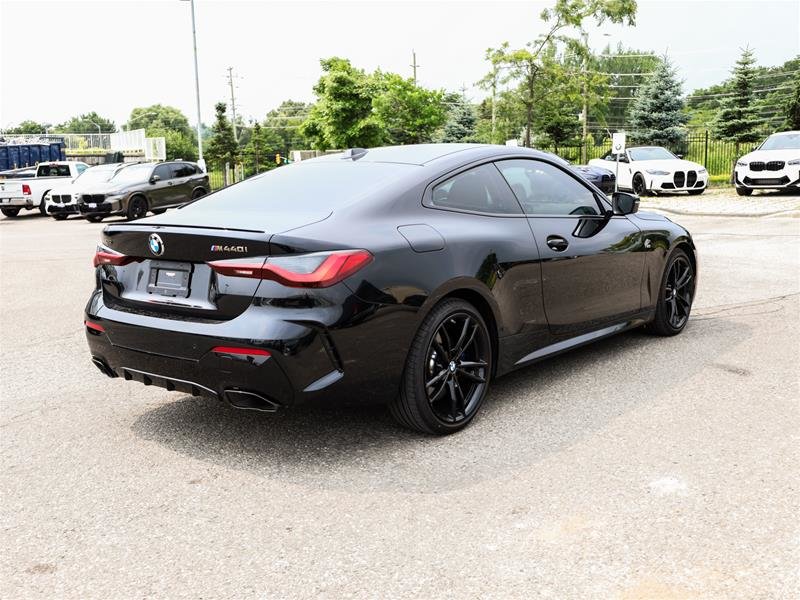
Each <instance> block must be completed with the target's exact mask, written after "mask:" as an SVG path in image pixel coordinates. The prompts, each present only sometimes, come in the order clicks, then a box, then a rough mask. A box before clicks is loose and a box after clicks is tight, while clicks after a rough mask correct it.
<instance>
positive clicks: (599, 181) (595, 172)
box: [572, 165, 617, 194]
mask: <svg viewBox="0 0 800 600" xmlns="http://www.w3.org/2000/svg"><path fill="white" fill-rule="evenodd" d="M572 168H573V169H575V170H576V171H577V172H578V173H579V174H580V175H581V176H582V177H583V178H584V179H586V181H590V182H592V183H593V184H595V185H596V186H597V187H598V188H600V191H602V192H603V193H604V194H611V193H612V192H613V191H614V184H615V183H616V179H617V178H616V176H615V175H614V172H613V171H609V170H608V169H607V168H605V167H595V166H592V165H573V167H572Z"/></svg>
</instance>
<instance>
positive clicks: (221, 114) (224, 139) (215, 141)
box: [206, 102, 239, 166]
mask: <svg viewBox="0 0 800 600" xmlns="http://www.w3.org/2000/svg"><path fill="white" fill-rule="evenodd" d="M214 110H215V111H216V120H215V121H214V125H213V126H212V127H211V139H210V140H209V141H208V145H207V147H206V155H207V156H208V160H209V161H210V162H212V163H215V164H216V165H218V166H223V165H224V164H225V163H226V162H228V163H230V164H231V166H233V164H235V163H236V153H237V150H238V149H239V148H238V144H237V143H236V139H235V138H234V137H233V127H232V126H231V122H230V121H229V120H228V117H227V115H226V114H225V113H226V111H227V106H226V105H225V103H224V102H217V104H216V105H215V106H214Z"/></svg>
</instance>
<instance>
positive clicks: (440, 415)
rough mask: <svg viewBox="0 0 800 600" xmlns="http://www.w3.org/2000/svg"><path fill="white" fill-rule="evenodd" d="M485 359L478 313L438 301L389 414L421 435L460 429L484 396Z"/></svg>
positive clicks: (488, 351) (488, 350) (485, 335)
mask: <svg viewBox="0 0 800 600" xmlns="http://www.w3.org/2000/svg"><path fill="white" fill-rule="evenodd" d="M491 361H492V346H491V341H490V338H489V332H488V330H487V328H486V323H485V322H484V320H483V318H482V317H481V315H480V313H479V312H478V311H477V310H475V308H474V307H473V306H472V305H471V304H469V303H467V302H465V301H463V300H458V299H452V300H446V301H444V302H442V303H441V304H440V305H439V306H437V307H436V308H434V309H433V310H432V311H431V313H430V314H429V315H428V316H427V317H426V319H425V321H424V322H423V324H422V326H420V329H419V331H418V332H417V337H416V338H415V340H414V344H413V345H412V348H411V351H410V352H409V356H408V360H407V363H406V371H405V374H404V377H403V383H402V389H401V392H400V394H399V395H398V397H397V398H396V400H395V401H394V402H393V403H392V405H391V409H392V414H393V415H394V416H395V418H396V419H397V420H398V421H399V422H400V423H401V424H403V425H405V426H406V427H409V428H411V429H415V430H417V431H420V432H423V433H433V434H448V433H453V432H455V431H458V430H460V429H462V428H464V427H465V426H466V425H467V424H468V423H469V422H470V421H471V420H472V419H473V418H474V417H475V415H476V414H477V412H478V410H479V409H480V407H481V405H482V404H483V400H484V398H485V397H486V392H487V390H488V388H489V380H490V378H491V365H492V363H491Z"/></svg>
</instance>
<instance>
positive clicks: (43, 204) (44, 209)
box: [39, 190, 50, 217]
mask: <svg viewBox="0 0 800 600" xmlns="http://www.w3.org/2000/svg"><path fill="white" fill-rule="evenodd" d="M48 193H50V190H47V191H46V192H45V193H44V194H42V201H41V202H39V212H40V213H41V214H42V215H44V216H45V217H46V216H47V203H46V202H45V201H44V197H45V196H47V194H48Z"/></svg>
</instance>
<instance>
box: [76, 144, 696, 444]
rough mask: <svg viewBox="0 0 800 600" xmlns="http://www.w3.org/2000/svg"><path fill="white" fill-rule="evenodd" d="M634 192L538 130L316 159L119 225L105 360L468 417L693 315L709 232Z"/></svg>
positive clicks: (106, 310)
mask: <svg viewBox="0 0 800 600" xmlns="http://www.w3.org/2000/svg"><path fill="white" fill-rule="evenodd" d="M124 172H125V171H123V173H124ZM637 208H638V198H637V197H636V196H634V195H632V194H628V193H624V192H618V193H616V194H614V196H613V198H611V199H609V198H608V197H606V196H605V195H604V194H602V193H601V192H599V191H598V190H597V189H596V188H595V187H594V186H592V185H591V184H589V183H588V182H586V181H585V180H584V179H582V178H581V177H579V176H577V175H576V174H575V173H574V172H573V171H572V170H571V169H570V168H569V166H567V165H565V164H564V163H563V161H562V160H561V159H559V158H557V157H555V156H553V155H551V154H546V153H543V152H538V151H536V150H531V149H526V148H513V147H507V146H488V145H475V144H430V145H416V146H414V145H410V146H400V147H387V148H375V149H371V150H363V149H351V150H348V151H346V152H344V153H343V154H342V153H339V154H333V155H327V156H323V157H319V158H315V159H312V160H308V161H302V162H299V163H295V164H293V165H288V166H286V167H282V168H280V169H275V170H273V171H269V172H267V173H264V174H262V175H258V176H255V177H251V178H250V179H247V180H245V181H243V182H241V183H239V184H237V185H234V186H230V187H228V188H225V189H223V190H221V191H218V192H215V193H214V194H211V195H210V196H208V197H207V198H201V199H200V200H198V201H196V202H192V203H190V204H189V205H187V206H184V207H182V208H179V209H178V210H174V211H170V212H169V213H167V214H165V215H160V216H153V217H148V218H146V219H142V220H140V221H137V222H136V223H114V224H109V225H108V226H106V228H105V229H104V230H103V233H102V241H101V244H100V245H99V246H98V247H97V252H96V254H95V259H94V264H95V267H96V271H95V275H96V287H95V289H94V291H93V292H92V293H91V295H90V297H89V301H88V303H87V305H86V309H85V315H84V319H85V328H86V337H87V340H88V344H89V349H90V351H91V356H92V361H93V362H94V364H95V365H96V366H97V367H98V368H99V369H100V370H101V371H102V372H103V373H105V374H106V375H108V376H110V377H118V376H119V377H122V378H124V379H125V380H135V381H139V382H142V383H144V384H146V385H156V386H160V387H164V388H166V389H168V390H177V391H180V392H184V393H189V394H194V395H207V396H211V397H217V398H220V399H225V400H227V401H228V402H229V403H230V404H231V405H233V406H234V407H237V408H244V409H255V410H265V411H273V410H276V409H278V408H279V407H286V406H290V405H293V404H299V403H302V402H305V401H312V400H317V399H319V400H322V401H324V402H325V403H329V402H333V401H335V400H337V399H346V400H348V401H359V402H384V403H387V404H388V405H389V407H390V409H391V411H392V413H393V414H394V416H395V418H396V419H397V420H398V421H399V422H400V423H402V424H404V425H406V426H408V427H411V428H413V429H416V430H418V431H422V432H426V433H434V434H447V433H452V432H454V431H457V430H459V429H461V428H463V427H464V426H466V425H467V424H468V423H469V422H470V421H471V420H472V419H473V418H474V417H475V415H476V414H477V413H478V410H479V409H480V407H481V405H482V403H483V401H484V398H485V397H486V394H487V391H488V389H489V386H490V384H491V382H492V380H493V379H494V378H496V377H499V376H501V375H503V374H505V373H508V372H510V371H513V370H515V369H517V368H519V367H522V366H525V365H529V364H531V363H533V362H536V361H538V360H540V359H543V358H545V357H548V356H552V355H554V354H557V353H560V352H563V351H565V350H567V349H570V348H574V347H577V346H581V345H583V344H585V343H587V342H590V341H593V340H597V339H600V338H603V337H606V336H609V335H612V334H614V333H617V332H620V331H624V330H626V329H630V328H634V327H639V326H643V325H647V326H648V327H649V330H650V331H651V332H653V333H656V334H659V335H675V334H678V333H680V332H681V331H682V330H683V328H684V327H685V326H686V323H687V320H688V318H689V313H690V310H691V306H692V299H693V298H694V291H695V281H696V268H697V261H696V257H695V248H694V244H693V242H692V238H691V236H690V235H689V233H688V232H687V231H686V230H685V229H683V228H682V227H680V226H679V225H676V224H675V223H673V222H672V221H670V220H669V219H667V218H665V217H662V216H659V215H657V214H652V213H637Z"/></svg>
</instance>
